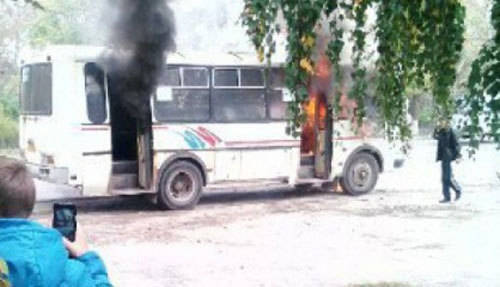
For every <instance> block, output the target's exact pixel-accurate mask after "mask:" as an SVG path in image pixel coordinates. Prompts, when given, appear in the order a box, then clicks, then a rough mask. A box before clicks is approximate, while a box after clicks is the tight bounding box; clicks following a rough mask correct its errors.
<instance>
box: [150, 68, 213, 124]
mask: <svg viewBox="0 0 500 287" xmlns="http://www.w3.org/2000/svg"><path fill="white" fill-rule="evenodd" d="M182 78H183V85H182V86H181V77H180V69H179V68H168V70H167V73H166V75H165V76H164V77H163V78H162V80H161V81H160V83H161V85H160V86H159V90H157V94H156V95H155V97H154V113H155V118H156V119H157V120H158V121H160V122H201V121H208V120H209V119H210V102H209V99H210V90H209V89H208V71H207V69H204V68H185V69H183V70H182ZM193 87H194V88H195V89H193ZM159 92H162V93H165V95H159V94H158V93H159Z"/></svg>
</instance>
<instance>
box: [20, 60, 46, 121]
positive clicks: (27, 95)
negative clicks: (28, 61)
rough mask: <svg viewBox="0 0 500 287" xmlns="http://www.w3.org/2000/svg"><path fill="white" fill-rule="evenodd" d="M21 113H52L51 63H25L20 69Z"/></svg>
mask: <svg viewBox="0 0 500 287" xmlns="http://www.w3.org/2000/svg"><path fill="white" fill-rule="evenodd" d="M21 81H22V84H21V113H22V114H24V115H50V114H51V113H52V65H51V64H50V63H44V64H34V65H26V66H24V67H23V68H22V70H21Z"/></svg>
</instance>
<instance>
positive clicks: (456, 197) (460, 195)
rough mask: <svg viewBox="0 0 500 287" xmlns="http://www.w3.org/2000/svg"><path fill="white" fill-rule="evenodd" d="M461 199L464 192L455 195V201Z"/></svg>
mask: <svg viewBox="0 0 500 287" xmlns="http://www.w3.org/2000/svg"><path fill="white" fill-rule="evenodd" d="M460 197H462V192H460V191H459V192H457V193H456V194H455V201H457V200H459V199H460Z"/></svg>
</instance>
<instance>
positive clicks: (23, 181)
mask: <svg viewBox="0 0 500 287" xmlns="http://www.w3.org/2000/svg"><path fill="white" fill-rule="evenodd" d="M34 205H35V183H34V182H33V178H32V177H31V175H30V173H29V171H28V169H27V168H26V166H25V165H24V164H23V163H21V162H19V161H16V160H11V159H7V158H4V157H0V218H28V217H29V216H30V215H31V212H32V211H33V207H34Z"/></svg>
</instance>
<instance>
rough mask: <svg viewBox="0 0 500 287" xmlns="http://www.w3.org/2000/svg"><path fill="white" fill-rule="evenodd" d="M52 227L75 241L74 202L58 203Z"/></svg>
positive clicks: (54, 208) (54, 209)
mask: <svg viewBox="0 0 500 287" xmlns="http://www.w3.org/2000/svg"><path fill="white" fill-rule="evenodd" d="M53 211H54V216H53V218H52V227H54V228H55V229H57V230H58V231H59V232H60V233H61V234H62V236H64V237H66V238H67V239H68V240H70V241H75V233H76V206H75V205H73V204H60V203H56V204H54V207H53Z"/></svg>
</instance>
